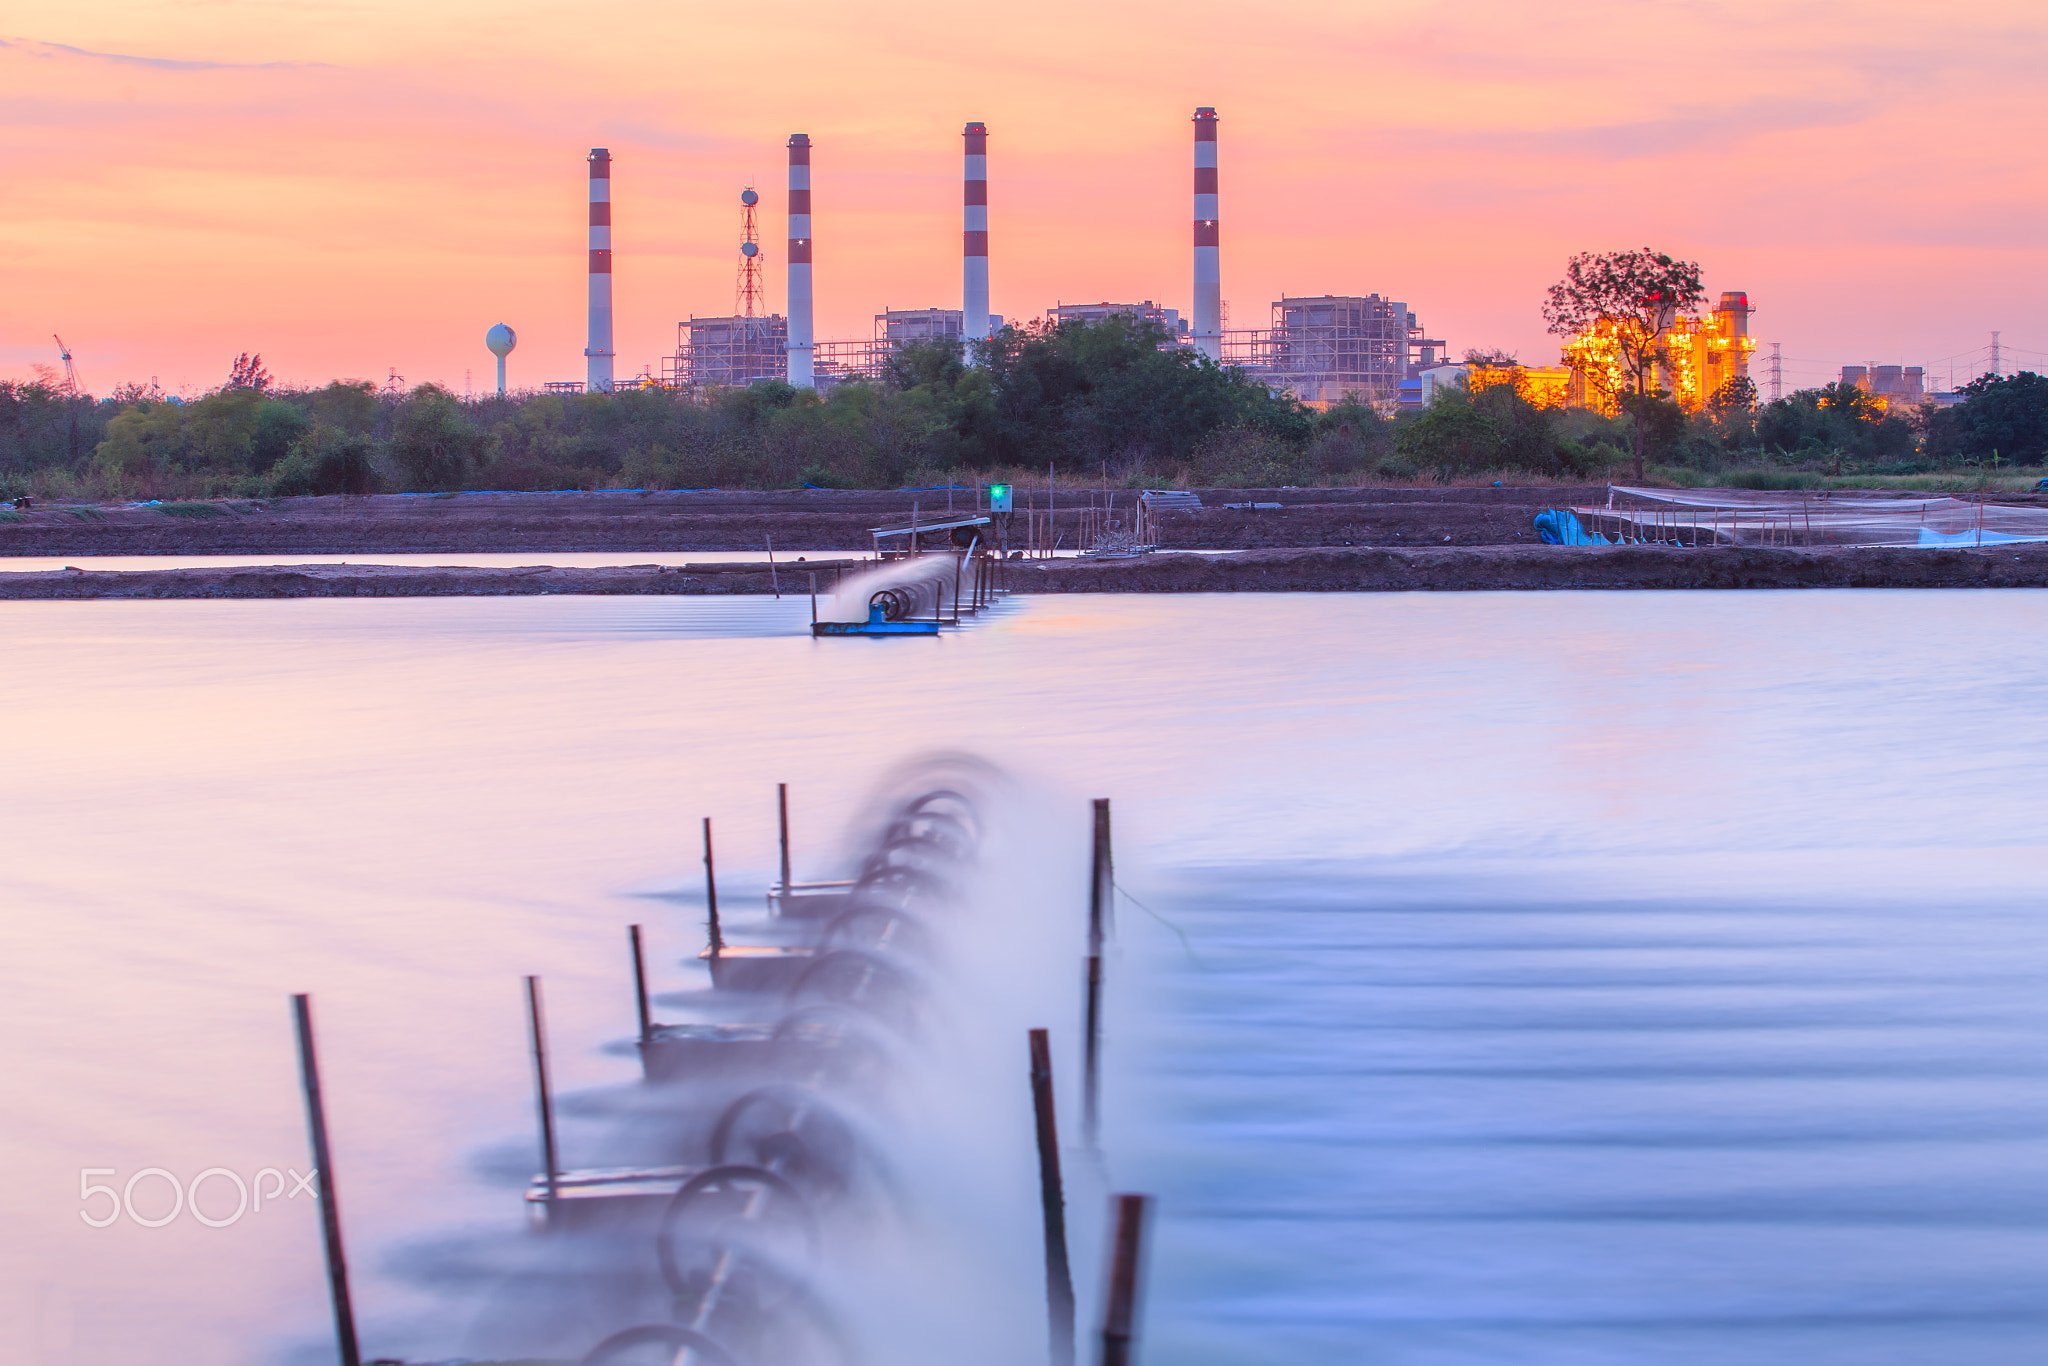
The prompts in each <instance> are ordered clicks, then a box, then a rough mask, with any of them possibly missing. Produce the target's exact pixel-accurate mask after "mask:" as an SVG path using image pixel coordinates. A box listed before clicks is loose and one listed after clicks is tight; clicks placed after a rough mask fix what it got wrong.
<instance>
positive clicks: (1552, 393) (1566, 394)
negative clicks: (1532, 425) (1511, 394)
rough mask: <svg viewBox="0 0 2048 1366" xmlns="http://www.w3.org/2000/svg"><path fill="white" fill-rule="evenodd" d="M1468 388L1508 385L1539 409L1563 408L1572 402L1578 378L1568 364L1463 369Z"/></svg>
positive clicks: (1475, 389)
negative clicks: (1574, 385) (1574, 386)
mask: <svg viewBox="0 0 2048 1366" xmlns="http://www.w3.org/2000/svg"><path fill="white" fill-rule="evenodd" d="M1461 368H1462V369H1463V370H1464V372H1465V388H1466V389H1467V390H1469V391H1471V392H1473V393H1477V392H1479V391H1480V390H1482V389H1492V388H1494V387H1496V386H1498V385H1503V384H1504V385H1508V386H1510V387H1511V388H1513V389H1514V391H1515V392H1516V393H1517V394H1520V395H1521V396H1522V397H1523V398H1524V399H1526V400H1528V401H1529V402H1530V403H1533V404H1535V405H1536V406H1537V407H1538V408H1563V407H1568V406H1570V404H1571V402H1572V392H1573V390H1572V386H1573V383H1574V381H1575V378H1576V377H1575V376H1574V374H1573V372H1572V368H1571V367H1570V366H1569V365H1512V364H1500V365H1484V364H1474V365H1467V366H1464V367H1461Z"/></svg>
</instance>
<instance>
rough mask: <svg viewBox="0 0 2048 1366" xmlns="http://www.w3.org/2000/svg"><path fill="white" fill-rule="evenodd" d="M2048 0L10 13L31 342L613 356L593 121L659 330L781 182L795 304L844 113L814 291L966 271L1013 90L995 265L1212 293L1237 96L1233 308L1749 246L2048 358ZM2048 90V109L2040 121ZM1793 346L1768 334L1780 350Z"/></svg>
mask: <svg viewBox="0 0 2048 1366" xmlns="http://www.w3.org/2000/svg"><path fill="white" fill-rule="evenodd" d="M2043 70H2048V7H2044V6H2042V5H2040V4H2039V3H2038V0H2034V3H2015V2H2014V0H1988V2H1987V3H1979V4H1975V5H1972V6H1970V7H1968V8H1959V9H1958V10H1956V11H1940V10H1933V9H1929V8H1928V7H1927V6H1925V5H1917V4H1916V5H1906V4H1902V3H1893V0H1856V3H1853V4H1851V3H1839V2H1837V0H1771V3H1764V2H1763V0H1749V2H1747V3H1714V2H1713V0H1692V2H1691V3H1686V2H1685V0H1675V2H1665V0H1649V2H1648V3H1645V2H1644V0H1634V3H1630V4H1621V3H1608V2H1607V0H1551V3H1548V4H1544V5H1529V4H1519V3H1518V4H1508V3H1502V2H1501V0H1459V2H1458V3H1450V4H1439V3H1429V2H1428V0H1423V2H1421V3H1417V2H1415V0H1409V2H1407V3H1399V4H1394V3H1379V2H1378V0H1351V3H1343V2H1342V0H1298V3H1296V4H1294V5H1292V6H1290V7H1288V8H1286V9H1284V10H1283V9H1280V8H1278V7H1274V8H1266V7H1264V6H1258V5H1248V4H1244V3H1241V0H1240V2H1239V3H1231V4H1223V3H1216V0H1177V3H1174V4H1171V5H1168V4H1164V3H1157V0H1037V2H1036V3H1033V4H1029V5H1009V6H1000V5H996V6H989V5H984V6H957V7H939V6H933V5H929V4H919V5H908V4H902V3H898V2H897V0H869V3H867V4H865V5H846V4H821V3H816V2H815V0H784V3H781V4H777V5H765V6H748V5H703V4H696V5H692V4H677V3H663V4H649V3H644V2H643V0H624V3H615V4H610V5H606V6H601V7H594V6H589V5H572V4H568V3H561V0H494V2H493V3H491V4H484V3H480V2H476V0H406V2H405V3H400V0H294V2H293V3H283V2H282V0H126V2H125V3H109V2H106V0H75V2H74V3H73V4H71V5H67V6H37V7H24V8H23V9H21V10H16V11H13V13H12V17H11V18H10V19H8V20H5V21H0V119H4V121H5V125H6V136H5V137H4V139H0V175H4V178H5V185H6V187H7V189H6V193H5V194H4V195H0V378H26V377H27V376H28V375H29V374H30V373H31V367H32V366H34V365H35V364H38V363H42V364H53V363H55V362H56V360H57V352H56V345H55V343H54V342H53V341H52V340H51V338H52V336H53V335H61V336H62V337H63V339H64V341H65V342H66V344H68V345H69V347H70V348H71V351H72V353H73V356H74V358H75V362H76V364H77V366H78V371H79V378H80V381H81V383H82V384H83V385H84V386H85V387H86V388H88V389H90V390H93V391H95V392H101V393H104V392H106V391H108V390H109V389H111V388H112V387H113V386H114V385H115V384H117V383H121V382H124V381H141V382H147V381H148V380H150V379H151V378H155V379H157V380H158V381H159V382H160V383H161V384H162V385H163V386H164V387H165V388H166V389H170V390H174V391H175V390H181V389H182V390H185V391H187V392H199V391H201V390H204V389H207V388H211V387H213V386H215V385H218V384H219V383H221V382H222V381H223V380H225V379H226V377H227V374H228V369H229V366H230V364H231V362H232V361H233V359H234V357H235V355H236V354H237V353H238V352H242V351H254V352H260V353H261V354H262V356H263V357H264V359H265V361H266V362H267V364H268V365H269V367H270V368H271V370H272V371H273V372H274V373H275V374H276V375H277V376H278V377H279V378H280V379H283V380H285V381H288V382H291V383H299V384H318V383H324V382H326V381H327V380H329V379H332V378H336V377H356V378H369V379H374V380H376V381H378V382H379V383H383V382H385V381H386V380H387V378H388V376H389V375H390V374H391V373H392V372H393V371H395V372H397V373H398V374H399V375H400V376H402V377H403V378H404V379H405V381H406V382H408V383H415V384H416V383H420V382H423V381H435V382H440V383H444V384H448V385H451V386H452V387H454V388H456V389H457V390H458V391H460V390H461V389H462V388H463V386H464V385H465V382H466V381H467V382H469V383H473V384H474V385H475V386H476V387H478V388H482V387H484V386H485V385H486V384H487V383H488V382H491V377H492V375H493V368H492V367H493V366H494V365H495V362H494V361H493V359H492V357H491V355H490V354H489V353H488V352H487V351H486V350H485V348H484V345H483V336H484V332H485V330H486V329H487V328H488V327H490V326H491V324H493V323H497V322H504V323H507V324H509V325H510V326H512V327H513V328H514V329H515V330H516V331H517V332H518V335H519V345H518V349H517V350H515V351H514V352H513V354H512V357H511V365H510V376H511V380H512V383H513V384H514V385H515V386H521V385H531V386H537V385H539V384H540V383H541V382H543V381H546V380H556V379H581V378H582V377H583V373H584V362H583V357H582V349H583V344H584V335H583V328H584V298H585V283H586V276H585V262H586V258H585V255H584V251H585V232H586V222H587V217H586V213H585V209H584V204H585V198H586V191H587V180H586V167H585V164H584V158H585V156H586V155H587V154H588V151H589V149H590V148H592V147H596V146H605V147H609V148H610V149H611V153H612V157H613V169H612V175H613V180H612V197H613V200H614V211H613V212H614V219H613V221H614V241H615V249H616V253H617V256H616V265H615V275H614V284H615V288H616V291H617V305H616V306H617V314H618V331H617V351H618V354H619V366H618V369H619V373H620V375H621V376H622V377H624V376H627V375H631V374H635V373H638V372H639V371H640V370H641V369H643V368H648V367H652V368H655V369H657V370H658V368H659V358H660V357H661V356H663V355H666V354H669V353H672V352H673V351H674V350H675V345H676V324H677V322H678V321H679V320H681V319H683V318H686V317H688V316H690V315H691V314H693V313H695V314H729V313H731V312H732V311H733V309H734V302H733V299H734V277H735V271H736V267H737V264H738V261H739V254H738V244H739V240H740V239H739V214H740V208H739V202H738V197H739V191H740V189H741V188H742V187H743V186H745V185H747V184H749V183H751V184H755V185H757V186H759V187H760V189H761V191H762V209H763V213H762V223H761V236H762V238H763V240H764V243H765V245H766V258H767V263H768V264H767V285H768V291H769V298H770V300H771V302H772V303H773V304H774V305H775V307H776V308H777V311H779V310H780V305H781V300H782V297H783V289H784V276H783V271H782V267H781V258H782V255H783V251H782V241H783V239H784V237H785V236H786V230H785V223H784V218H783V214H784V209H785V203H786V201H785V198H784V193H783V188H782V187H783V185H784V175H785V171H784V167H785V165H786V154H785V152H784V150H783V147H784V143H785V140H786V139H787V137H788V135H789V134H790V133H792V132H799V131H801V132H806V133H809V134H810V136H811V138H812V140H813V143H814V144H815V151H814V153H813V158H812V161H813V185H814V203H815V210H814V212H815V220H814V231H815V238H816V248H815V252H816V255H815V260H816V263H817V264H816V281H817V282H816V290H817V300H818V335H819V337H820V338H856V337H865V336H867V335H868V334H869V333H870V331H871V330H872V322H871V319H872V317H873V315H874V314H875V313H876V312H878V311H880V310H881V309H883V308H885V307H894V308H916V307H927V306H938V307H953V308H957V307H959V302H960V246H959V243H960V238H959V232H960V207H959V206H960V194H961V192H960V186H959V179H960V166H961V164H960V155H961V142H960V129H961V126H962V124H963V123H965V122H967V121H969V120H980V121H984V122H986V123H987V124H988V126H989V174H990V190H989V198H990V219H991V246H990V252H991V265H990V273H991V277H992V290H991V293H992V304H993V307H994V309H995V311H997V312H999V313H1002V314H1004V315H1006V316H1008V317H1011V318H1021V317H1031V316H1036V315H1041V314H1042V313H1043V311H1044V310H1045V309H1046V308H1048V307H1050V306H1052V305H1053V304H1055V303H1056V302H1059V301H1061V300H1065V301H1068V302H1079V301H1096V300H1102V299H1114V300H1119V301H1135V300H1141V299H1152V300H1155V301H1157V302H1158V303H1160V304H1162V305H1165V306H1167V307H1172V308H1178V309H1180V310H1182V312H1183V314H1185V313H1186V312H1187V311H1188V310H1189V307H1190V303H1191V294H1192V289H1191V285H1190V277H1191V273H1192V256H1193V251H1192V245H1191V240H1192V239H1191V230H1190V217H1191V206H1190V194H1191V181H1192V176H1191V172H1190V169H1189V168H1190V166H1191V164H1192V157H1191V142H1192V131H1191V125H1190V123H1189V118H1190V116H1191V114H1192V112H1193V110H1194V108H1195V106H1197V105H1213V106H1215V107H1216V109H1217V110H1218V113H1219V116H1220V124H1221V127H1220V158H1221V185H1222V192H1223V201H1222V242H1223V294H1224V298H1225V300H1226V303H1227V307H1228V317H1229V324H1230V325H1231V326H1233V327H1257V326H1263V325H1265V323H1266V319H1267V318H1268V316H1269V310H1270V306H1271V303H1272V301H1273V300H1275V299H1277V298H1279V297H1281V295H1282V294H1283V293H1289V294H1369V293H1378V294H1381V295H1383V296H1387V297H1391V298H1396V299H1400V300H1403V301H1405V302H1407V303H1408V305H1409V307H1410V308H1411V309H1412V310H1413V311H1414V312H1415V313H1416V314H1417V316H1418V318H1419V320H1420V321H1421V322H1422V323H1423V324H1424V326H1425V327H1426V328H1427V330H1428V334H1429V335H1430V336H1433V337H1441V338H1444V339H1445V340H1446V341H1448V342H1449V343H1450V346H1451V348H1452V350H1453V352H1462V351H1463V350H1464V349H1465V348H1467V347H1488V348H1492V347H1501V348H1505V349H1507V350H1510V351H1512V352H1514V353H1515V354H1517V355H1518V356H1519V357H1520V358H1521V359H1523V360H1524V361H1528V362H1531V363H1552V362H1554V361H1555V359H1556V343H1555V341H1554V339H1552V338H1550V337H1548V336H1547V335H1546V334H1545V331H1544V326H1543V322H1542V319H1541V316H1540V313H1539V309H1540V306H1541V303H1542V299H1543V294H1544V291H1545V289H1546V288H1547V287H1548V286H1549V285H1550V284H1551V283H1552V282H1553V281H1555V280H1556V279H1557V278H1558V277H1559V276H1560V275H1561V273H1562V271H1563V267H1564V263H1565V261H1566V259H1567V258H1568V257H1569V256H1570V255H1571V254H1572V253H1574V252H1576V251H1581V250H1592V251H1604V250H1616V249H1625V248H1632V247H1638V246H1650V247H1653V248H1655V249H1658V250H1661V251H1668V252H1671V253H1673V254H1676V255H1680V256H1683V257H1685V258H1687V259H1693V260H1697V261H1699V262H1700V263H1701V265H1702V267H1703V269H1704V275H1705V283H1706V286H1707V289H1708V291H1709V293H1710V295H1711V294H1717V293H1718V292H1719V291H1721V290H1726V289H1740V290H1745V291H1747V292H1748V294H1749V295H1750V300H1751V303H1752V304H1753V305H1754V307H1755V308H1756V313H1755V316H1754V317H1753V319H1752V328H1753V335H1754V336H1756V337H1757V338H1758V339H1759V341H1760V343H1761V345H1760V347H1759V352H1758V354H1759V357H1760V358H1761V357H1764V356H1768V355H1769V353H1770V351H1771V343H1772V342H1777V343H1779V344H1780V345H1781V347H1782V351H1783V354H1784V356H1785V357H1786V360H1785V363H1784V376H1785V382H1786V386H1787V388H1791V387H1794V386H1797V385H1809V384H1816V383H1821V382H1824V381H1826V380H1828V379H1831V378H1833V377H1834V375H1835V372H1836V371H1837V370H1838V368H1839V367H1840V366H1842V365H1844V364H1864V363H1878V364H1909V365H1910V364H1920V365H1925V366H1926V367H1927V368H1928V371H1929V376H1930V379H1932V380H1935V381H1938V382H1940V383H1941V384H1942V385H1943V387H1945V386H1946V382H1947V378H1948V375H1949V373H1950V368H1951V367H1954V369H1955V373H1956V377H1957V379H1958V380H1961V379H1966V378H1968V377H1969V376H1970V375H1972V374H1975V373H1977V372H1978V371H1980V370H1981V369H1983V368H1984V366H1985V364H1986V361H1987V355H1986V348H1987V346H1988V344H1989V341H1990V333H1991V331H1992V330H1993V329H1998V330H2000V331H2001V332H2002V334H2003V336H2002V344H2003V345H2004V346H2005V347H2006V348H2007V352H2006V356H2005V366H2006V368H2007V369H2008V370H2010V369H2012V368H2014V367H2015V365H2016V364H2020V365H2032V366H2034V367H2036V368H2044V369H2048V354H2044V353H2048V320H2044V317H2043V314H2044V305H2048V271H2044V269H2043V265H2044V251H2048V174H2044V171H2048V140H2044V139H2042V138H2041V137H2040V135H2039V129H2040V128H2041V126H2042V124H2043V122H2044V120H2043V115H2044V113H2048V82H2044V81H2043V80H2042V78H2041V75H2040V73H2041V72H2042V71H2043ZM2030 130H2032V131H2030ZM1753 373H1755V374H1756V375H1757V376H1758V378H1759V381H1760V382H1762V383H1766V386H1767V379H1766V376H1765V373H1764V367H1763V366H1762V365H1761V364H1759V365H1758V366H1757V367H1756V369H1755V370H1754V371H1753Z"/></svg>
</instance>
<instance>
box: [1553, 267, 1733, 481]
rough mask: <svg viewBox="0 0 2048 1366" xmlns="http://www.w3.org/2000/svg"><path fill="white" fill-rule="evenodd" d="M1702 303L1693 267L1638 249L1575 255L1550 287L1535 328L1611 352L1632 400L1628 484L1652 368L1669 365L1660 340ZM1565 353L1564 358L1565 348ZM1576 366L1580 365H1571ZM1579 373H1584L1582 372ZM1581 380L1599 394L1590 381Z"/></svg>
mask: <svg viewBox="0 0 2048 1366" xmlns="http://www.w3.org/2000/svg"><path fill="white" fill-rule="evenodd" d="M1706 297H1707V294H1706V290H1705V289H1703V288H1702V287H1701V286H1700V267H1699V262H1697V261H1678V260H1674V259H1672V258H1671V257H1669V256H1666V255H1664V254H1663V253H1662V252H1654V251H1651V250H1650V249H1649V248H1648V247H1644V248H1642V249H1641V250H1639V251H1609V252H1601V253H1599V254H1597V255H1596V254H1595V253H1593V252H1590V251H1582V252H1580V253H1579V254H1578V255H1577V256H1574V257H1572V259H1571V260H1570V261H1569V262H1567V263H1566V264H1565V273H1564V279H1562V280H1560V281H1558V282H1557V283H1556V284H1554V285H1552V286H1551V287H1550V297H1549V299H1548V301H1547V302H1545V304H1544V305H1543V321H1544V322H1546V323H1548V324H1549V326H1550V330H1551V332H1553V333H1554V334H1556V335H1558V336H1561V337H1567V338H1571V337H1586V336H1590V335H1595V334H1597V335H1598V336H1599V337H1600V338H1601V339H1602V340H1603V341H1605V342H1606V343H1607V344H1608V345H1609V346H1611V347H1612V348H1613V354H1614V357H1615V360H1616V361H1617V362H1618V363H1619V365H1620V368H1621V371H1622V376H1623V379H1624V382H1625V383H1626V385H1627V387H1628V389H1629V391H1630V392H1631V393H1632V394H1633V395H1634V397H1635V399H1636V402H1635V403H1634V404H1633V405H1625V406H1633V407H1634V409H1635V414H1634V415H1635V419H1636V422H1635V465H1636V478H1638V479H1641V478H1642V477H1643V448H1644V426H1643V424H1644V417H1645V414H1646V412H1647V411H1648V408H1647V405H1646V404H1644V403H1643V401H1642V400H1644V399H1646V398H1649V397H1651V396H1652V391H1653V389H1654V387H1655V383H1654V382H1655V380H1656V373H1657V365H1658V363H1659V362H1660V361H1662V362H1664V363H1666V364H1667V365H1668V363H1669V359H1670V357H1669V355H1668V353H1667V348H1666V346H1665V345H1664V338H1665V336H1666V334H1668V333H1669V332H1670V330H1671V325H1672V324H1673V323H1675V322H1676V321H1678V319H1679V318H1681V317H1684V316H1687V315H1689V314H1691V312H1692V311H1693V310H1694V309H1695V308H1698V307H1699V305H1700V304H1701V302H1702V301H1704V300H1705V299H1706ZM1567 354H1568V355H1569V354H1571V353H1570V352H1569V349H1568V351H1567ZM1574 364H1575V365H1583V360H1575V361H1574ZM1582 373H1584V371H1583V370H1582ZM1587 378H1588V380H1589V381H1591V382H1594V383H1595V384H1597V385H1599V387H1602V388H1605V387H1606V385H1605V384H1604V383H1603V382H1602V381H1601V380H1600V379H1599V378H1597V377H1595V376H1592V375H1587Z"/></svg>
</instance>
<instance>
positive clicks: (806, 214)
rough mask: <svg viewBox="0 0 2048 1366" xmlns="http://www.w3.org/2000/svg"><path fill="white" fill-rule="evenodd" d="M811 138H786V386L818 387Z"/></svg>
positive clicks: (792, 134) (805, 134)
mask: <svg viewBox="0 0 2048 1366" xmlns="http://www.w3.org/2000/svg"><path fill="white" fill-rule="evenodd" d="M811 335H812V334H811V135H810V134H809V133H791V134H790V135H789V382H790V383H791V384H793V385H795V386H796V387H797V388H799V389H812V388H816V387H817V382H818V381H817V374H816V372H815V371H814V370H813V369H812V366H811V355H812V353H811Z"/></svg>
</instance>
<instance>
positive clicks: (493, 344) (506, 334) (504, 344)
mask: <svg viewBox="0 0 2048 1366" xmlns="http://www.w3.org/2000/svg"><path fill="white" fill-rule="evenodd" d="M484 345H485V346H487V347H489V348H490V351H491V354H492V355H494V356H496V357H497V358H498V359H499V360H503V359H504V358H505V357H506V356H509V355H510V354H512V348H513V347H515V346H517V345H519V334H518V333H517V332H514V331H513V330H512V329H511V328H509V327H507V326H505V324H503V323H499V324H498V325H497V326H495V327H493V328H492V329H491V330H490V331H488V332H486V333H484Z"/></svg>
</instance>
